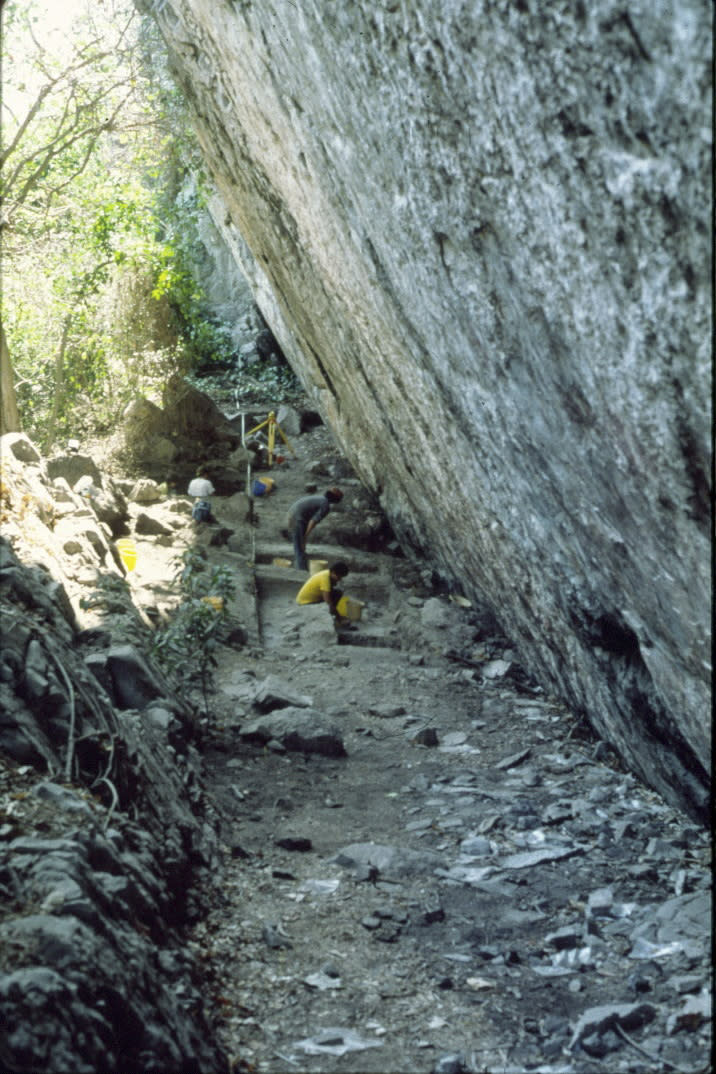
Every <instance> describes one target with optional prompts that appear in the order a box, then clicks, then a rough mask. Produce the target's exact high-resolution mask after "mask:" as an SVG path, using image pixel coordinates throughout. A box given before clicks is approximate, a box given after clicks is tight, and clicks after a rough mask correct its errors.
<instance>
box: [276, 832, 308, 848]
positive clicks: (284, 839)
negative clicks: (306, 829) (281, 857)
mask: <svg viewBox="0 0 716 1074" xmlns="http://www.w3.org/2000/svg"><path fill="white" fill-rule="evenodd" d="M274 843H275V845H276V846H277V847H282V848H283V849H284V850H301V851H306V850H313V843H312V842H311V840H310V839H308V838H306V836H304V835H281V836H279V837H278V838H277V839H274Z"/></svg>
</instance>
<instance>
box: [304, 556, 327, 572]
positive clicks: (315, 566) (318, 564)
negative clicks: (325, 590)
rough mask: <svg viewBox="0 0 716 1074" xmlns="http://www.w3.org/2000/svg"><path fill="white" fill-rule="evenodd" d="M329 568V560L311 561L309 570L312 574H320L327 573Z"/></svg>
mask: <svg viewBox="0 0 716 1074" xmlns="http://www.w3.org/2000/svg"><path fill="white" fill-rule="evenodd" d="M327 566H328V560H327V559H309V561H308V570H309V573H310V574H318V572H319V571H325V569H326V567H327Z"/></svg>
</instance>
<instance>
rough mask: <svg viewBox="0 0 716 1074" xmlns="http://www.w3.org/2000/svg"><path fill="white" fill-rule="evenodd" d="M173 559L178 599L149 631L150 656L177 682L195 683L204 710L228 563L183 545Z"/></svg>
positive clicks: (221, 630) (229, 582)
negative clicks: (214, 561) (171, 610)
mask: <svg viewBox="0 0 716 1074" xmlns="http://www.w3.org/2000/svg"><path fill="white" fill-rule="evenodd" d="M178 558H179V563H178V567H177V571H176V575H175V577H176V578H177V580H178V582H179V587H180V590H181V594H182V600H181V603H180V604H179V606H178V608H177V609H176V611H175V613H174V614H173V616H172V618H171V620H170V622H169V623H168V624H167V625H166V626H165V627H162V628H161V629H159V630H157V632H156V633H155V635H154V637H153V641H152V656H153V657H154V658H155V659H156V660H157V663H159V664H160V665H161V667H162V668H163V670H164V671H165V672H167V673H168V674H170V675H172V676H173V677H175V678H176V679H177V680H178V681H179V682H180V683H181V684H182V685H186V686H192V685H199V686H200V687H201V692H202V696H203V699H204V712H205V714H207V713H208V692H209V688H210V685H211V678H212V674H213V669H214V668H215V667H216V665H217V660H216V655H215V653H216V648H217V646H218V645H220V644H221V640H222V637H223V636H224V634H225V630H226V626H227V620H228V611H227V603H228V601H229V600H230V598H231V597H232V596H233V594H234V591H235V589H236V585H235V583H234V580H233V578H232V576H231V572H230V570H229V569H228V567H224V566H221V565H215V564H214V565H211V564H209V562H208V561H207V559H206V554H205V553H204V552H203V551H202V550H200V549H196V548H187V549H186V550H185V551H184V552H183V553H182V555H181V556H180V557H178Z"/></svg>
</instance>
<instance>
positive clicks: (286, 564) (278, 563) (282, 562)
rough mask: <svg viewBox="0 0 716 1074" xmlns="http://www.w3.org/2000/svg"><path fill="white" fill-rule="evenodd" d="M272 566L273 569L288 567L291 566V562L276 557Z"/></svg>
mask: <svg viewBox="0 0 716 1074" xmlns="http://www.w3.org/2000/svg"><path fill="white" fill-rule="evenodd" d="M273 565H274V567H290V566H291V560H290V559H284V558H283V557H282V556H276V558H275V559H274V561H273Z"/></svg>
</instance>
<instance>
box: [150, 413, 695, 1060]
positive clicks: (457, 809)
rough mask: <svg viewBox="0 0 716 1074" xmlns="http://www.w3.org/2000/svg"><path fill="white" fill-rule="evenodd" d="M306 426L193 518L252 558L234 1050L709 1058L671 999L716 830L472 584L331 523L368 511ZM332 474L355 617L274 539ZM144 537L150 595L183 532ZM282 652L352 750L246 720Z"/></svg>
mask: <svg viewBox="0 0 716 1074" xmlns="http://www.w3.org/2000/svg"><path fill="white" fill-rule="evenodd" d="M292 445H293V447H294V450H295V455H293V456H291V455H288V458H287V461H286V462H285V463H283V464H281V465H279V466H277V467H274V468H273V469H272V470H271V471H268V470H266V471H265V473H266V474H268V473H270V474H271V476H273V477H274V479H275V481H276V487H275V489H274V490H273V491H272V492H271V493H270V495H268V496H265V497H263V498H261V499H256V500H255V501H254V511H255V523H254V524H253V525H252V526H247V525H246V524H245V523H243V522H240V521H238V520H237V519H235V518H232V517H231V513H230V512H231V503H230V502H229V501H228V500H226V501H224V500H223V499H222V497H214V498H213V503H214V509H215V513H216V516H217V518H218V523H219V524H218V526H213V527H212V526H205V527H203V528H200V527H199V526H196V525H194V524H191V525H192V527H193V532H194V539H195V540H196V541H197V542H198V543H201V544H203V546H204V547H206V549H207V554H208V556H209V558H210V559H211V560H212V561H213V562H215V563H217V564H218V563H223V564H225V565H228V566H229V567H230V568H231V569H232V570H235V577H236V581H237V596H236V598H235V601H234V604H233V605H232V608H231V612H232V615H234V616H235V618H237V619H238V620H239V621H240V622H241V623H242V624H243V626H244V627H245V629H246V632H247V635H248V640H247V641H245V642H244V644H241V645H233V646H232V645H227V646H224V647H222V649H221V654H220V658H219V666H218V667H217V668H216V672H215V676H214V683H213V689H212V693H211V694H210V699H209V709H208V716H207V719H206V722H205V729H206V736H205V761H206V780H207V787H208V788H209V792H210V795H211V798H212V802H213V808H214V809H215V811H216V815H217V818H218V821H219V823H220V826H221V842H222V853H223V859H224V868H223V871H222V872H221V875H219V876H217V877H216V885H215V890H214V892H213V893H212V902H213V905H214V909H213V910H212V912H211V913H210V914H209V915H208V916H207V917H206V918H205V919H203V920H201V921H200V922H198V923H197V924H196V926H195V928H194V930H193V934H192V937H191V946H192V948H193V949H194V951H195V953H196V955H197V957H198V958H199V959H200V961H201V964H202V966H203V968H204V973H205V983H206V994H207V1003H208V1004H210V1005H211V1006H212V1007H213V1011H214V1019H215V1025H216V1032H217V1033H218V1034H219V1035H220V1038H221V1039H222V1041H223V1043H224V1046H225V1048H226V1050H227V1053H228V1054H229V1055H230V1056H231V1061H232V1068H233V1069H234V1070H236V1071H238V1070H243V1071H249V1070H251V1071H257V1072H260V1074H269V1072H271V1074H274V1072H275V1074H278V1072H286V1074H288V1072H295V1071H303V1072H314V1071H315V1072H336V1074H339V1072H348V1071H356V1072H358V1071H361V1072H366V1071H381V1072H383V1074H390V1072H402V1071H411V1072H426V1074H429V1072H433V1071H440V1072H441V1074H450V1072H451V1071H452V1072H459V1071H475V1072H477V1071H487V1072H491V1074H492V1072H498V1071H513V1072H517V1071H527V1070H537V1071H545V1072H548V1071H549V1072H551V1071H554V1072H558V1071H563V1072H572V1071H574V1072H589V1071H609V1072H612V1071H619V1070H623V1071H634V1072H640V1071H642V1072H649V1074H652V1072H653V1071H659V1070H664V1071H668V1070H683V1071H697V1070H706V1069H707V1065H708V1061H709V1052H710V1022H709V1020H708V1016H704V1017H697V1016H694V1017H693V1018H692V1019H691V1021H689V1022H686V1021H684V1023H683V1025H678V1026H677V1023H676V1022H675V1021H674V1019H675V1018H677V1017H678V1016H679V1012H681V1011H682V1009H683V1005H684V1004H685V1003H686V1002H687V1001H688V1000H689V999H691V1000H694V999H695V997H697V996H702V995H703V992H702V991H701V989H702V987H703V986H704V985H706V984H707V981H708V979H709V968H708V967H709V964H710V963H709V952H708V946H709V945H708V942H707V939H706V937H707V936H708V930H709V924H708V920H709V919H708V915H707V917H706V919H705V920H704V919H703V918H698V913H700V912H701V911H700V910H698V911H695V912H694V913H692V918H694V917H696V918H698V920H697V921H696V923H695V924H693V927H692V930H691V934H690V935H687V933H688V927H687V924H686V923H685V921H686V918H685V917H684V914H686V913H687V910H686V909H684V907H685V906H686V904H687V903H688V906H691V905H692V902H693V901H694V900H695V901H696V902H697V903H698V900H699V898H701V896H702V895H704V896H705V895H706V893H707V892H708V885H709V875H710V870H709V862H710V857H709V854H710V851H709V843H708V838H707V834H706V833H703V832H700V831H699V830H698V829H697V828H695V827H694V826H693V825H692V824H690V822H689V821H688V819H687V818H685V817H684V816H682V815H680V814H678V813H676V812H675V811H674V810H672V809H671V808H670V807H668V806H667V805H665V804H664V802H663V801H662V800H661V799H660V798H659V797H658V796H657V795H655V794H653V793H652V792H651V791H649V790H648V789H646V788H645V787H644V786H642V785H641V784H639V783H638V781H637V780H635V779H634V778H633V777H632V776H631V775H630V774H629V773H627V772H626V771H625V769H624V768H623V766H622V765H621V764H620V762H619V760H618V759H617V758H616V756H615V755H614V754H613V753H612V752H611V751H610V750H609V748H608V747H606V745H605V744H604V743H600V742H598V741H597V740H596V738H594V737H593V736H592V735H591V733H590V732H589V731H588V729H587V728H586V726H585V725H584V724H583V722H582V721H580V720H579V719H578V718H577V717H576V716H575V715H574V714H572V713H570V712H568V711H567V710H566V709H565V708H564V707H563V706H562V705H560V704H559V703H558V702H557V701H555V700H554V699H552V698H549V697H547V696H546V695H545V694H544V693H543V692H542V690H541V689H540V688H539V687H537V686H536V685H535V683H534V682H533V681H532V680H531V679H530V677H529V676H528V675H527V674H526V672H525V671H524V670H523V669H522V668H521V667H520V664H519V658H518V654H517V653H516V651H515V649H514V648H513V647H512V646H511V645H510V644H509V642H508V641H507V640H506V639H504V638H502V637H500V636H499V635H498V634H496V633H491V632H490V631H489V630H487V631H486V630H485V628H484V625H482V623H483V621H482V620H481V619H480V616H479V615H477V613H476V609H473V608H469V607H465V606H464V605H462V604H461V603H460V602H459V601H458V602H455V601H453V600H450V599H449V597H448V595H447V594H446V593H444V592H443V593H436V592H435V591H434V590H433V589H432V588H431V586H430V584H429V581H430V579H429V577H428V576H427V575H426V574H425V572H422V571H421V570H420V565H419V564H417V565H416V564H411V563H408V561H407V560H405V559H403V558H401V557H400V556H399V555H397V556H396V555H391V554H389V552H388V551H387V550H386V551H383V552H378V551H376V552H366V551H364V550H362V549H361V548H357V547H347V546H346V545H345V543H339V542H340V541H341V537H340V535H341V533H343V534H345V532H346V527H347V526H348V527H349V528H350V526H351V525H352V522H353V521H355V526H356V531H357V530H358V529H359V527H360V518H359V517H358V513H357V509H356V506H355V505H356V504H359V503H361V502H362V501H361V498H360V497H361V490H360V486H359V485H358V482H357V481H355V480H353V479H352V478H350V477H348V478H346V479H341V478H340V477H339V476H337V475H339V474H340V473H341V472H343V473H345V472H346V471H345V469H344V470H343V471H341V465H340V464H341V460H340V456H339V454H338V452H337V451H336V449H335V447H334V446H333V445H332V443H331V441H330V439H329V437H328V434H327V433H326V432H325V430H323V429H322V428H318V429H315V430H313V431H312V432H308V433H305V434H303V435H301V436H300V437H297V438H296V439H295V440H292ZM259 476H260V475H259ZM335 484H338V485H340V486H341V487H342V488H343V489H344V492H345V496H344V500H343V502H342V503H341V504H340V505H339V506H338V507H337V508H336V509H335V510H334V511H332V512H331V514H330V515H329V516H328V517H327V518H326V519H325V520H324V522H322V523H321V525H320V526H319V527H318V528H317V529H316V531H315V541H314V542H313V543H312V544H309V554H312V555H313V557H314V558H317V559H323V560H327V561H332V560H334V559H336V558H342V559H345V560H346V561H347V562H348V563H349V565H350V568H351V570H350V574H349V576H348V578H346V584H345V589H346V591H347V592H348V593H350V594H351V595H352V596H353V597H355V598H357V599H359V600H360V601H362V602H363V603H364V607H363V611H362V615H361V619H360V621H358V622H357V623H355V629H353V630H350V631H346V632H344V633H343V634H340V633H336V631H335V630H334V628H333V625H332V623H331V621H330V617H329V615H328V613H327V610H326V609H325V607H299V606H298V605H297V604H296V603H295V595H296V593H297V591H298V588H299V587H300V585H301V583H302V581H303V580H305V577H306V576H305V574H301V573H300V572H297V571H294V570H293V569H292V568H291V567H286V566H280V565H276V564H275V563H274V560H276V559H281V558H283V557H285V558H290V556H291V548H290V545H289V543H288V541H287V539H286V537H285V536H283V534H282V530H283V527H284V525H285V521H284V520H285V515H286V512H287V510H288V507H289V506H290V505H291V503H292V502H293V501H294V500H295V499H296V498H298V496H300V495H303V494H304V493H305V491H306V489H307V488H309V489H310V488H312V487H314V486H315V487H317V489H318V491H323V490H324V489H325V488H326V487H328V486H329V485H335ZM223 528H225V529H226V531H228V530H231V531H232V536H231V537H230V538H229V539H228V540H225V538H226V536H227V534H226V533H225V532H223ZM217 535H219V536H218V537H217ZM212 540H214V541H217V542H218V543H215V544H212V543H211V542H212ZM138 543H139V561H138V567H137V572H136V575H135V578H134V579H133V582H132V585H133V586H134V588H135V590H136V592H137V593H138V594H139V595H140V597H141V594H142V593H143V592H145V593H147V592H149V590H150V589H153V590H154V598H153V599H154V600H155V602H156V596H157V593H158V592H159V591H160V590H161V588H162V584H163V585H164V586H165V590H166V592H167V593H169V592H170V591H171V584H170V577H171V573H172V571H173V567H172V568H171V570H170V557H169V553H170V551H171V550H170V549H166V548H162V547H160V546H158V545H156V544H152V542H151V540H150V539H147V540H146V541H144V542H138ZM162 578H163V582H162ZM269 677H271V678H270V680H269V681H270V684H271V685H272V687H273V689H274V692H278V693H280V692H281V689H283V690H284V691H285V694H286V698H285V700H284V701H283V702H280V704H282V705H285V704H286V703H287V702H290V701H291V700H292V699H293V704H292V706H291V707H290V709H289V710H288V711H289V713H292V714H294V715H295V714H296V712H298V713H299V715H301V714H303V715H304V716H305V714H306V713H309V715H310V718H311V720H313V721H315V724H316V725H317V726H319V725H320V726H322V725H324V724H325V725H327V726H328V727H329V728H330V731H331V734H332V735H333V736H334V738H335V739H337V740H339V741H341V742H342V743H343V745H344V747H345V756H328V755H325V754H323V753H317V752H312V751H308V750H305V749H303V750H302V749H291V748H286V740H285V739H284V740H283V744H282V742H281V741H280V740H279V739H278V738H277V739H275V740H269V741H267V742H264V743H259V744H257V743H256V742H255V741H249V740H247V738H246V737H244V733H245V729H246V727H247V726H248V725H249V724H250V723H251V722H252V721H254V720H255V719H256V717H257V715H258V712H257V708H256V702H255V698H256V694H257V692H259V688H260V687H261V686H262V684H265V683H266V680H267V679H269ZM275 680H278V683H277V682H276V681H275ZM295 694H298V695H301V696H300V697H299V698H298V699H296V698H295V697H294V696H293V695H295ZM296 700H298V702H299V703H298V706H297V705H296V703H295V702H296ZM276 711H279V712H280V711H282V709H281V708H280V707H279V709H278V710H275V711H274V712H273V713H271V714H270V715H276ZM688 897H691V899H692V902H689V901H688ZM674 900H676V902H678V903H679V907H680V909H679V914H680V915H681V916H680V917H678V921H677V924H676V925H675V926H674V928H676V933H675V934H674V935H673V936H672V939H671V940H665V939H663V935H664V934H663V926H664V920H665V915H664V914H663V913H662V909H663V907H664V906H665V905H668V904H670V902H673V901H674ZM702 901H703V900H702ZM699 905H701V904H699ZM689 912H690V911H689ZM660 913H661V915H662V916H661V917H660V916H659V914H660ZM692 918H689V921H691V920H692ZM660 929H662V932H659V930H660ZM679 929H680V930H681V931H680V932H679ZM672 931H673V930H672ZM555 934H556V935H555ZM670 935H671V934H670ZM660 937H662V938H661V939H660ZM640 942H641V947H640V946H639V944H640ZM669 945H671V946H669ZM635 952H636V953H635ZM685 981H686V982H689V981H690V984H689V983H686V984H685V983H684V982H685ZM617 1007H618V1008H619V1010H620V1011H622V1013H615V1011H616V1008H617ZM595 1008H605V1010H607V1013H606V1014H603V1015H602V1016H598V1015H593V1014H591V1013H590V1012H592V1011H593V1010H594V1009H595ZM610 1012H611V1013H610Z"/></svg>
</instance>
